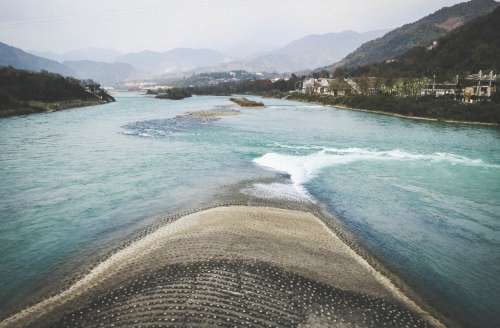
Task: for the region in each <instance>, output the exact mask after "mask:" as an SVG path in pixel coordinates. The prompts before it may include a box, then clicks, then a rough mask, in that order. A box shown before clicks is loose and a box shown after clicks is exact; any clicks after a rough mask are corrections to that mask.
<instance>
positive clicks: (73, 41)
mask: <svg viewBox="0 0 500 328" xmlns="http://www.w3.org/2000/svg"><path fill="white" fill-rule="evenodd" d="M458 2H462V1H460V0H347V1H345V0H340V1H337V0H248V1H247V0H140V1H138V0H106V1H104V0H85V1H76V0H0V41H2V42H5V43H8V44H11V45H14V46H17V47H20V48H23V49H31V50H37V51H52V52H64V51H68V50H74V49H80V48H87V47H100V48H112V49H116V50H119V51H122V52H128V51H139V50H143V49H150V50H161V51H164V50H168V49H171V48H175V47H192V48H213V49H217V50H221V51H226V52H234V51H237V50H240V51H242V50H244V51H247V50H248V51H250V49H251V50H256V51H261V50H264V49H266V48H273V47H277V46H280V45H284V44H286V43H287V42H289V41H291V40H294V39H296V38H299V37H302V36H304V35H307V34H320V33H328V32H338V31H342V30H355V31H360V32H363V31H369V30H374V29H385V28H392V27H397V26H400V25H402V24H405V23H408V22H411V21H414V20H417V19H419V18H420V17H422V16H425V15H427V14H429V13H431V12H434V11H435V10H437V9H439V8H441V7H443V6H447V5H452V4H455V3H458Z"/></svg>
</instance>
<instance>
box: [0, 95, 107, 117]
mask: <svg viewBox="0 0 500 328" xmlns="http://www.w3.org/2000/svg"><path fill="white" fill-rule="evenodd" d="M111 102H112V101H104V100H70V101H62V102H50V103H44V102H34V103H28V104H26V106H24V105H23V106H20V107H18V108H14V109H6V110H0V119H2V118H9V117H15V116H22V115H30V114H42V113H53V112H59V111H63V110H67V109H72V108H80V107H91V106H98V105H105V104H109V103H111Z"/></svg>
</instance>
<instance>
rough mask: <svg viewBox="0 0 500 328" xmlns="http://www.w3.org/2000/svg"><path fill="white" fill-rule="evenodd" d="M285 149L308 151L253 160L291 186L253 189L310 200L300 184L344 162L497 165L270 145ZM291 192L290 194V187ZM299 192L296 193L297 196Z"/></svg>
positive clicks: (451, 157)
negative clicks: (288, 178) (282, 178)
mask: <svg viewBox="0 0 500 328" xmlns="http://www.w3.org/2000/svg"><path fill="white" fill-rule="evenodd" d="M274 146H278V147H280V148H285V149H295V150H301V151H304V150H306V151H307V150H311V151H314V152H313V153H311V154H308V155H290V154H281V153H275V152H272V153H267V154H265V155H263V156H261V157H258V158H256V159H254V163H255V164H257V165H258V166H260V167H262V168H265V169H270V170H273V171H277V172H281V173H285V174H288V175H289V176H290V180H291V185H288V187H287V185H283V184H277V183H273V184H268V185H263V184H256V185H254V189H255V190H256V191H255V193H257V192H264V194H266V195H269V194H271V193H272V192H273V191H274V192H275V193H276V194H278V193H280V192H283V190H287V192H286V195H287V197H286V198H297V197H299V198H303V199H308V200H312V196H311V195H310V194H309V193H308V191H307V190H306V189H305V187H304V185H305V184H306V183H307V182H309V181H310V180H312V179H314V178H315V177H317V176H318V174H320V173H321V171H322V170H324V169H325V168H328V167H332V166H337V165H346V164H350V163H353V162H359V161H408V162H409V161H424V162H433V163H439V162H442V163H448V164H450V165H465V166H479V167H489V168H500V166H498V165H492V164H488V163H485V162H484V161H483V160H481V159H472V158H468V157H465V156H460V155H456V154H452V153H445V152H435V153H432V154H418V153H412V152H407V151H404V150H401V149H393V150H384V151H380V150H373V149H365V148H343V149H339V148H327V147H321V146H290V145H282V144H278V145H274ZM292 188H293V190H294V191H295V194H293V193H292V191H291V189H292ZM299 195H300V196H299Z"/></svg>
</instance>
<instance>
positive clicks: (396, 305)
mask: <svg viewBox="0 0 500 328" xmlns="http://www.w3.org/2000/svg"><path fill="white" fill-rule="evenodd" d="M432 325H435V326H439V325H440V324H439V322H438V321H436V320H434V319H433V318H432V317H430V316H429V315H427V314H426V313H425V312H424V311H422V310H421V309H420V308H419V307H418V306H417V305H416V304H414V303H413V302H411V301H410V300H408V299H407V298H406V297H405V296H404V295H402V294H401V293H399V292H398V291H397V289H396V288H395V287H394V286H392V285H391V284H390V282H389V281H388V280H387V279H386V278H384V277H382V276H381V275H380V274H378V272H376V271H375V270H374V269H373V268H371V267H370V266H369V265H368V264H367V262H366V261H364V260H363V259H362V258H360V257H359V256H357V255H356V253H354V252H353V251H352V250H351V249H350V248H349V247H348V246H347V245H346V244H344V243H343V242H342V241H341V240H340V239H339V238H338V237H337V236H336V235H335V234H333V233H332V232H331V231H330V230H329V229H328V228H327V227H326V226H325V225H324V224H323V222H322V221H321V220H319V219H318V218H317V217H315V216H314V215H312V214H310V213H305V212H300V211H292V210H284V209H277V208H269V207H247V206H233V207H222V208H213V209H209V210H205V211H201V212H197V213H192V214H189V215H187V216H185V217H182V218H179V219H177V220H176V221H173V222H172V223H169V224H166V225H165V226H162V227H160V228H158V229H157V230H155V231H154V232H152V233H151V234H149V235H147V236H145V237H144V238H142V239H140V240H138V241H135V242H133V243H132V244H131V245H130V246H128V247H126V248H124V249H121V250H120V251H118V252H117V253H115V254H113V255H112V256H111V257H110V258H108V259H107V260H105V261H104V262H102V263H100V264H99V265H97V266H96V267H95V268H94V269H93V270H92V271H91V272H90V273H89V274H87V275H86V276H84V277H83V278H82V279H81V280H79V281H77V282H76V283H75V284H73V285H72V286H71V287H70V288H69V289H68V290H66V291H64V292H62V293H61V294H58V295H56V296H53V297H50V298H48V299H46V300H44V301H42V302H40V303H38V304H36V305H34V306H32V307H31V308H28V309H26V310H24V311H21V312H20V313H18V314H16V315H14V316H12V317H10V318H8V319H7V320H5V321H3V322H0V327H54V326H55V327H57V326H67V327H110V326H116V327H119V326H122V327H125V326H126V327H130V326H132V327H331V326H338V327H430V326H432Z"/></svg>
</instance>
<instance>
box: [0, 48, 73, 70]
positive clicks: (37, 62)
mask: <svg viewBox="0 0 500 328" xmlns="http://www.w3.org/2000/svg"><path fill="white" fill-rule="evenodd" d="M0 66H12V67H14V68H17V69H24V70H30V71H35V72H39V71H42V70H46V71H49V72H53V73H58V74H61V75H66V76H74V75H75V72H74V71H73V70H71V69H70V68H69V67H67V66H65V65H63V64H61V63H59V62H57V61H54V60H50V59H47V58H42V57H39V56H35V55H32V54H30V53H27V52H25V51H23V50H21V49H19V48H16V47H12V46H9V45H8V44H5V43H2V42H0Z"/></svg>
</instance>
